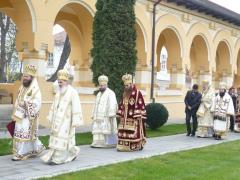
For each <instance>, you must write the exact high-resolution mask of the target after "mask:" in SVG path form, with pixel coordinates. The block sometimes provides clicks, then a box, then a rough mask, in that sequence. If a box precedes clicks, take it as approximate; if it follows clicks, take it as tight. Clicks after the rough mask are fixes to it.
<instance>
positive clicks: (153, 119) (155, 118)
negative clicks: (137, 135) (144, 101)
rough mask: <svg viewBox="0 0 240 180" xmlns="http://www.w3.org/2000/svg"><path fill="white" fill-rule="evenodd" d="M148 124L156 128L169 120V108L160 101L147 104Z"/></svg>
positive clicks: (151, 127)
mask: <svg viewBox="0 0 240 180" xmlns="http://www.w3.org/2000/svg"><path fill="white" fill-rule="evenodd" d="M146 111H147V125H148V126H149V128H150V129H152V130H156V129H157V128H159V127H161V126H162V125H164V124H165V123H166V122H167V120H168V110H167V108H166V107H165V106H164V105H162V104H160V103H150V104H148V105H147V106H146Z"/></svg>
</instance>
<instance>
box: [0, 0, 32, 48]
mask: <svg viewBox="0 0 240 180" xmlns="http://www.w3.org/2000/svg"><path fill="white" fill-rule="evenodd" d="M0 11H1V12H3V13H5V14H6V15H7V16H9V17H10V18H11V19H12V20H13V21H14V23H15V24H16V26H17V30H18V31H17V32H18V33H17V36H16V47H17V50H18V51H22V50H23V49H24V48H27V49H34V33H33V30H36V29H35V28H36V21H35V23H33V18H34V17H33V15H34V14H35V11H34V9H33V6H32V5H31V3H29V1H28V0H18V1H14V0H5V1H4V2H3V3H1V5H0Z"/></svg>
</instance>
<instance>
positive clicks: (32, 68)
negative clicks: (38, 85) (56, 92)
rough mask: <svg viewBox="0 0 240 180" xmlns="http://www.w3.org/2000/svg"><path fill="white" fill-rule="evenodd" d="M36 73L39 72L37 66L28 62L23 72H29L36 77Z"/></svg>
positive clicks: (28, 73)
mask: <svg viewBox="0 0 240 180" xmlns="http://www.w3.org/2000/svg"><path fill="white" fill-rule="evenodd" d="M36 73H37V68H36V66H34V65H31V64H28V65H26V66H25V68H24V72H23V74H27V75H30V76H33V77H34V76H36Z"/></svg>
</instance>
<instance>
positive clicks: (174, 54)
mask: <svg viewBox="0 0 240 180" xmlns="http://www.w3.org/2000/svg"><path fill="white" fill-rule="evenodd" d="M163 46H165V47H166V49H167V52H168V60H167V69H168V71H171V70H172V69H173V68H176V69H183V66H182V58H181V57H182V54H181V52H182V47H181V43H180V40H179V39H178V35H177V34H176V32H175V30H174V29H173V28H172V27H168V28H166V29H164V30H163V31H162V32H161V34H160V36H159V37H158V40H157V48H156V54H157V56H156V60H157V70H158V71H159V70H160V69H159V68H160V52H161V49H162V47H163Z"/></svg>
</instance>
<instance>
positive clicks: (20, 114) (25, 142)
mask: <svg viewBox="0 0 240 180" xmlns="http://www.w3.org/2000/svg"><path fill="white" fill-rule="evenodd" d="M40 108H41V92H40V89H39V86H38V83H37V80H36V79H35V78H33V80H32V82H31V84H30V86H29V87H28V88H25V87H24V86H21V87H20V89H19V94H18V97H17V100H16V102H15V105H14V111H13V115H12V119H13V121H15V130H14V136H13V154H14V159H15V160H24V159H27V158H29V157H34V156H36V155H38V154H39V153H41V152H42V150H44V149H45V147H44V146H43V145H42V143H41V142H40V140H39V139H38V137H37V132H38V119H39V110H40Z"/></svg>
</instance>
